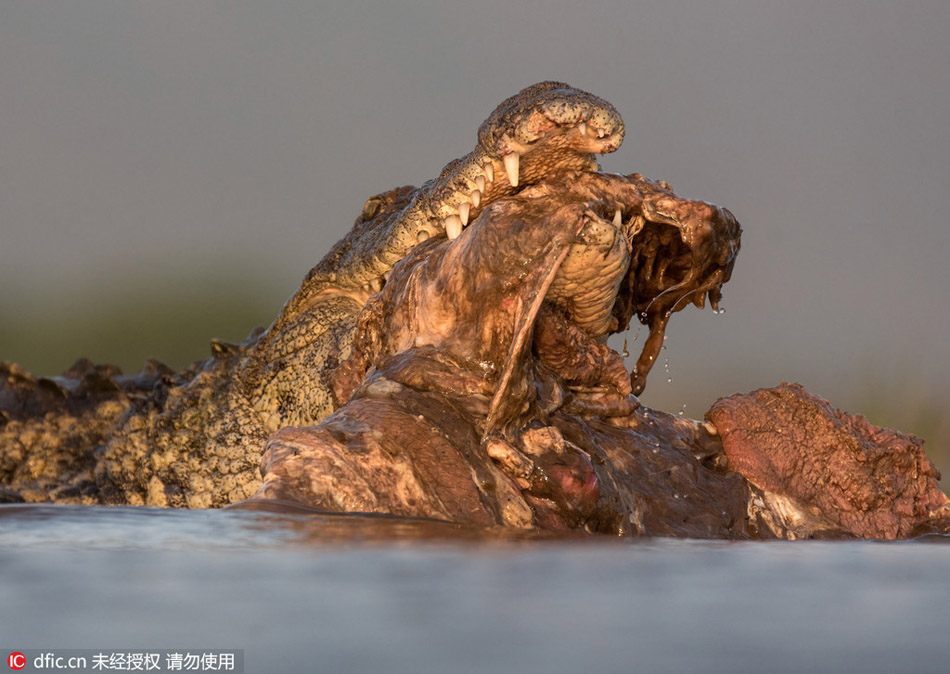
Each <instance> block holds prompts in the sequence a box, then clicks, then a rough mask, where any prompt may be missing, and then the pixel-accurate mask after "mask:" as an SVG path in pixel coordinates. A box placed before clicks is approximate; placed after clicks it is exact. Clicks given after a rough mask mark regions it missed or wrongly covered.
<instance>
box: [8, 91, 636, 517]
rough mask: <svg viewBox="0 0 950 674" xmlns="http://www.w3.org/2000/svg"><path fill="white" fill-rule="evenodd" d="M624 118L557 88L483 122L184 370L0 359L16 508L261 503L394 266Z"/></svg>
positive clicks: (585, 161)
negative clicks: (60, 368) (262, 317)
mask: <svg viewBox="0 0 950 674" xmlns="http://www.w3.org/2000/svg"><path fill="white" fill-rule="evenodd" d="M623 137H624V124H623V120H622V118H621V116H620V114H619V113H618V112H617V111H616V110H615V109H614V107H613V106H612V105H610V104H609V103H607V102H606V101H604V100H602V99H600V98H598V97H596V96H593V95H592V94H589V93H587V92H584V91H581V90H579V89H576V88H573V87H571V86H569V85H567V84H564V83H560V82H541V83H539V84H535V85H532V86H529V87H527V88H525V89H523V90H522V91H520V92H519V93H517V94H516V95H514V96H512V97H510V98H508V99H507V100H505V101H504V102H502V103H501V105H499V106H498V107H497V108H496V109H495V110H494V111H493V112H492V113H491V114H490V115H489V116H488V118H487V119H486V120H485V121H484V122H483V123H482V124H481V126H480V127H479V129H478V141H477V144H476V147H475V149H474V150H473V151H472V152H470V153H469V154H467V155H465V156H464V157H462V158H460V159H456V160H453V161H451V162H449V163H448V164H447V165H446V166H445V168H444V169H443V170H442V172H441V173H440V174H439V176H438V177H437V178H435V179H433V180H430V181H428V182H426V183H424V184H423V185H422V186H421V187H418V188H416V187H412V186H404V187H398V188H395V189H392V190H390V191H387V192H384V193H381V194H378V195H376V196H373V197H371V198H370V199H368V200H367V201H366V202H365V204H364V205H363V208H362V210H361V212H360V214H359V216H358V217H357V219H356V222H355V223H354V225H353V228H352V229H351V230H350V232H349V233H348V234H347V235H346V236H345V237H344V238H343V239H341V240H340V241H339V242H338V243H337V244H336V245H335V246H334V247H333V248H332V249H331V250H330V251H329V253H328V254H327V255H326V256H325V257H324V258H323V259H322V260H320V261H319V262H318V263H317V264H316V265H315V266H314V267H313V268H312V269H311V270H310V272H309V273H308V274H307V275H306V277H305V278H304V280H303V282H302V284H301V286H300V288H299V290H298V291H297V292H296V293H295V294H294V295H293V296H292V297H291V298H290V300H289V301H288V302H287V303H286V304H285V306H284V307H283V308H282V310H281V311H280V313H279V315H278V316H277V318H276V319H275V321H274V322H273V323H272V325H271V326H270V327H269V328H267V329H266V330H261V329H255V330H254V331H253V332H252V333H251V334H250V335H249V336H248V338H247V339H246V340H245V341H244V342H242V343H240V344H231V343H226V342H224V341H221V340H213V341H212V343H211V351H212V354H211V357H210V358H208V359H207V360H204V361H200V362H197V363H195V364H193V365H192V366H190V367H188V368H186V369H185V370H183V371H181V372H173V371H172V370H170V369H169V368H167V367H165V366H164V365H162V364H161V363H159V362H156V361H152V360H150V361H148V362H147V363H146V365H145V367H144V368H143V370H142V371H141V372H139V373H137V374H136V375H131V376H124V375H122V373H121V372H119V371H118V369H117V368H115V367H111V366H106V365H94V364H92V363H90V362H88V361H85V360H80V361H77V363H76V364H75V365H74V366H73V367H71V368H70V369H69V370H68V371H67V372H65V373H64V374H63V375H62V376H60V377H39V378H37V377H34V376H32V375H31V374H30V373H28V372H26V371H24V370H23V369H22V368H20V367H19V366H17V365H16V364H13V363H3V364H2V365H0V375H2V382H0V385H2V388H0V424H2V426H0V483H3V484H5V485H6V487H5V488H4V492H3V493H5V494H6V495H7V496H6V498H9V499H17V498H23V499H25V500H28V501H47V500H49V501H54V502H63V503H86V504H88V503H105V504H131V505H152V506H168V507H190V508H206V507H218V506H223V505H227V504H229V503H233V502H236V501H239V500H241V499H243V498H246V497H248V496H251V495H252V494H254V493H255V492H256V490H257V488H258V486H259V485H260V483H261V475H260V469H259V461H260V454H261V448H262V447H263V444H264V442H265V441H266V439H267V437H268V436H269V435H270V434H271V433H272V432H274V431H276V430H277V429H279V428H282V427H286V426H300V425H306V424H311V423H316V422H317V421H319V420H320V419H322V418H324V417H325V416H326V415H327V414H329V413H330V412H331V411H332V410H333V408H334V402H333V399H332V395H331V392H330V387H329V383H328V378H329V375H330V373H331V372H332V371H333V370H334V369H335V368H336V367H337V366H338V365H339V364H340V363H341V362H342V361H343V360H345V359H346V357H347V356H348V354H349V350H350V344H351V341H352V339H353V334H354V329H355V326H356V320H357V317H358V316H359V314H360V311H361V310H362V308H363V306H364V305H365V304H366V302H367V300H368V299H369V298H370V297H371V296H372V295H373V294H374V293H376V292H377V291H379V290H380V289H381V288H382V287H383V285H385V283H386V279H387V277H388V275H389V274H390V272H391V270H392V268H393V266H394V265H395V264H396V263H397V262H398V261H399V260H401V259H403V258H404V257H405V256H406V254H407V253H408V252H409V251H410V250H411V249H412V248H413V247H414V246H416V245H417V244H418V243H420V242H422V241H425V240H426V239H429V238H447V239H450V240H451V239H454V238H457V237H458V236H459V235H460V234H461V232H462V230H463V229H464V228H465V227H466V226H467V225H468V223H469V222H470V221H472V220H473V219H474V218H476V217H477V216H478V215H479V214H480V213H481V212H482V211H483V210H484V209H485V208H487V207H488V206H489V205H490V204H492V203H493V202H495V201H497V200H499V199H502V198H504V197H506V196H510V195H513V194H516V193H517V192H519V191H521V190H524V189H526V188H528V187H530V186H532V185H535V184H537V183H539V182H540V181H542V180H544V179H545V178H547V177H549V176H552V175H556V174H558V173H560V172H564V171H592V170H596V169H598V168H599V166H598V163H597V160H596V155H597V154H603V153H608V152H613V151H615V150H616V149H617V148H618V147H620V144H621V143H622V141H623Z"/></svg>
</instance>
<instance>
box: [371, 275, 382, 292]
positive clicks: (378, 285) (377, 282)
mask: <svg viewBox="0 0 950 674" xmlns="http://www.w3.org/2000/svg"><path fill="white" fill-rule="evenodd" d="M369 287H370V288H372V289H373V292H374V293H378V292H379V291H380V290H382V289H383V280H382V279H381V278H374V279H373V280H372V281H370V282H369Z"/></svg>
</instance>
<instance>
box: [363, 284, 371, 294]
mask: <svg viewBox="0 0 950 674" xmlns="http://www.w3.org/2000/svg"><path fill="white" fill-rule="evenodd" d="M363 292H365V293H372V292H373V289H372V288H371V287H370V285H369V283H364V284H363Z"/></svg>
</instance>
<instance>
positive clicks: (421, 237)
mask: <svg viewBox="0 0 950 674" xmlns="http://www.w3.org/2000/svg"><path fill="white" fill-rule="evenodd" d="M428 238H429V232H427V231H426V230H424V229H420V230H419V233H418V234H416V242H417V243H422V242H423V241H425V240H426V239H428Z"/></svg>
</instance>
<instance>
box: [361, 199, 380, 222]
mask: <svg viewBox="0 0 950 674" xmlns="http://www.w3.org/2000/svg"><path fill="white" fill-rule="evenodd" d="M378 210H379V199H377V198H376V197H371V198H369V199H367V200H366V203H365V204H363V219H364V220H372V219H373V216H374V215H376V211H378Z"/></svg>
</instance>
